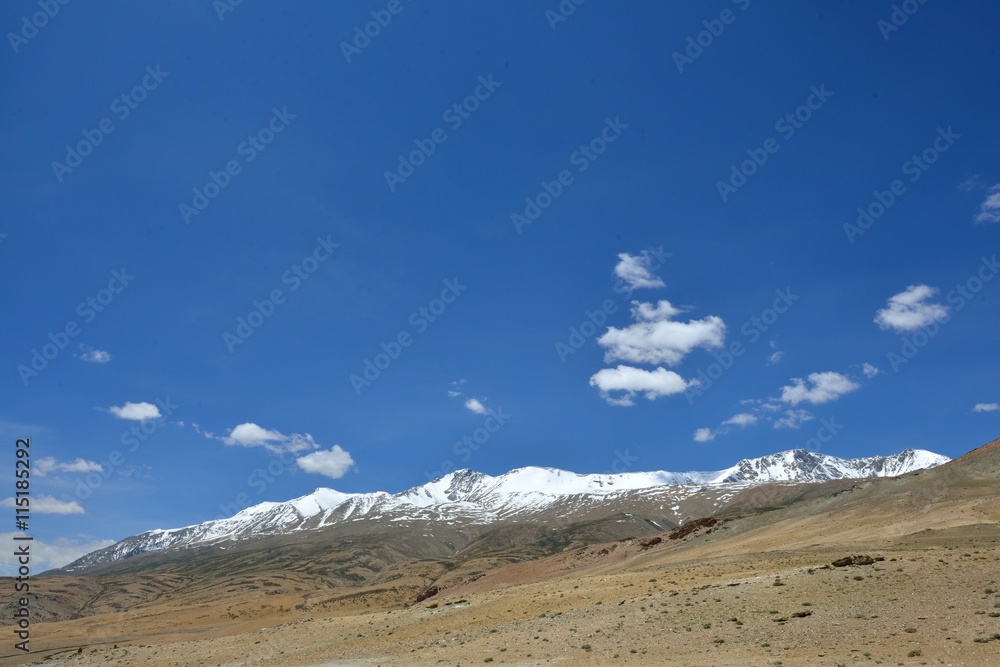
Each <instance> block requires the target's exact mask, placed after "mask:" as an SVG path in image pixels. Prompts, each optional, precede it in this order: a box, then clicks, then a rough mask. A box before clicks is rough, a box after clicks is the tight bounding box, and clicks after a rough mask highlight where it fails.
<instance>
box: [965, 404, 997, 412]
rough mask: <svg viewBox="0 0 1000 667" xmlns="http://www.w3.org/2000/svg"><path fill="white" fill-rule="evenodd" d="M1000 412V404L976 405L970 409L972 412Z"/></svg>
mask: <svg viewBox="0 0 1000 667" xmlns="http://www.w3.org/2000/svg"><path fill="white" fill-rule="evenodd" d="M997 410H1000V403H976V406H975V407H974V408H972V411H973V412H996V411H997Z"/></svg>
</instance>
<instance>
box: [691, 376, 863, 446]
mask: <svg viewBox="0 0 1000 667" xmlns="http://www.w3.org/2000/svg"><path fill="white" fill-rule="evenodd" d="M879 372H880V371H879V369H877V368H875V367H874V366H872V365H871V364H867V363H866V364H861V365H860V366H858V367H857V371H856V372H855V373H854V375H855V376H857V377H854V378H852V377H849V376H848V375H845V374H843V373H837V372H835V371H824V372H821V373H810V374H809V375H808V376H806V378H805V379H802V378H791V380H789V384H787V385H785V386H783V387H781V388H780V390H779V395H778V396H777V397H774V398H767V399H763V400H760V399H748V400H745V401H741V404H743V405H746V406H750V409H749V410H745V411H743V412H740V413H738V414H735V415H733V416H732V417H730V418H729V419H726V420H725V421H723V422H722V423H721V424H720V425H719V427H718V428H716V429H715V430H712V429H710V428H699V429H698V430H696V431H695V432H694V440H695V442H709V441H710V440H714V439H715V438H717V437H718V436H721V435H725V434H727V433H729V432H731V431H732V430H734V429H736V428H747V427H748V426H753V425H755V424H758V423H762V422H763V423H770V424H771V426H772V427H773V428H775V429H797V428H799V427H801V426H802V425H803V424H804V423H806V422H808V421H811V420H812V419H814V417H813V416H812V415H811V414H810V413H809V412H808V411H807V410H804V409H802V408H799V407H797V406H799V405H800V404H802V403H807V404H809V405H822V404H824V403H830V402H832V401H835V400H837V399H838V398H840V397H841V396H844V395H845V394H849V393H851V392H853V391H857V390H858V389H860V388H861V384H862V376H863V378H869V379H870V378H873V377H875V376H876V375H878V374H879Z"/></svg>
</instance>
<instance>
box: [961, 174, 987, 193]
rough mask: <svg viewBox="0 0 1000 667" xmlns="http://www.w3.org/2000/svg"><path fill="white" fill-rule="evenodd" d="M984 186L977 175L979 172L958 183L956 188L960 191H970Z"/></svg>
mask: <svg viewBox="0 0 1000 667" xmlns="http://www.w3.org/2000/svg"><path fill="white" fill-rule="evenodd" d="M984 186H985V184H984V183H983V181H982V179H981V178H980V177H979V174H976V175H975V176H971V177H969V178H967V179H965V180H964V181H962V182H961V183H959V184H958V190H959V191H960V192H972V191H973V190H981V189H982V188H983V187H984Z"/></svg>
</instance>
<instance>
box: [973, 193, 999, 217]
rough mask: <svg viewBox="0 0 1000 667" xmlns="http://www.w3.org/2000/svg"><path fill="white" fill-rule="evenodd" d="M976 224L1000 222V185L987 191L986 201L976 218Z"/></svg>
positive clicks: (980, 206) (981, 205)
mask: <svg viewBox="0 0 1000 667" xmlns="http://www.w3.org/2000/svg"><path fill="white" fill-rule="evenodd" d="M976 222H980V223H994V222H1000V183H997V184H996V185H994V186H993V187H991V188H990V189H989V190H987V191H986V199H984V200H983V203H982V204H980V205H979V214H978V215H977V216H976Z"/></svg>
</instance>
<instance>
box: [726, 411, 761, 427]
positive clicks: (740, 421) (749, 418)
mask: <svg viewBox="0 0 1000 667" xmlns="http://www.w3.org/2000/svg"><path fill="white" fill-rule="evenodd" d="M722 423H723V424H725V425H727V426H741V427H747V426H751V425H753V424H756V423H757V415H754V414H751V413H749V412H741V413H739V414H738V415H733V416H732V417H730V418H729V419H727V420H726V421H724V422H722Z"/></svg>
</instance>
